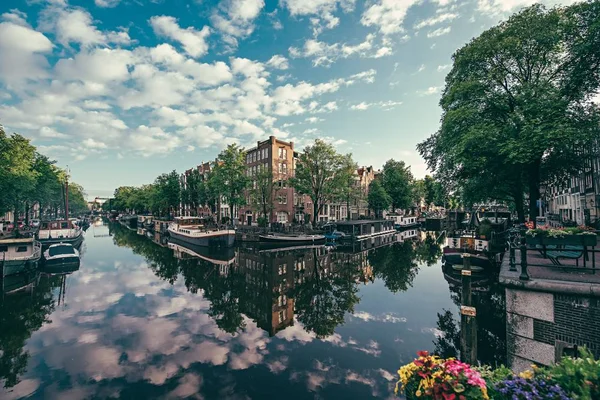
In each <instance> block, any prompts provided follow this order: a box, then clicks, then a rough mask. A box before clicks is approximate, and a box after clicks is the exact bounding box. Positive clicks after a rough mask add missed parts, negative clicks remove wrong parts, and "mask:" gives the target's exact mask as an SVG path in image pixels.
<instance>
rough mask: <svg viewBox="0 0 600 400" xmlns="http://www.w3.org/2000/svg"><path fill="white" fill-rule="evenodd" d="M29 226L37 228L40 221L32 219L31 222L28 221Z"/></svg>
mask: <svg viewBox="0 0 600 400" xmlns="http://www.w3.org/2000/svg"><path fill="white" fill-rule="evenodd" d="M29 225H30V226H32V227H34V228H37V227H38V226H40V220H39V219H32V220H31V221H29Z"/></svg>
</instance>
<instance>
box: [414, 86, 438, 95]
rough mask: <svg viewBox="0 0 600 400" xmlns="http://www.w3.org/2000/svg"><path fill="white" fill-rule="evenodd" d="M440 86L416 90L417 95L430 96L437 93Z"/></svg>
mask: <svg viewBox="0 0 600 400" xmlns="http://www.w3.org/2000/svg"><path fill="white" fill-rule="evenodd" d="M440 90H441V86H430V87H428V88H427V89H425V90H417V94H418V95H421V96H431V95H432V94H436V93H439V92H440Z"/></svg>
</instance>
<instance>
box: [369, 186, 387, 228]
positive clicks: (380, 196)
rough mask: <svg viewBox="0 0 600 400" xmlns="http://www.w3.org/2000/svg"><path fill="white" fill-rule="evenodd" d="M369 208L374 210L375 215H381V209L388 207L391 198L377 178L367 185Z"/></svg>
mask: <svg viewBox="0 0 600 400" xmlns="http://www.w3.org/2000/svg"><path fill="white" fill-rule="evenodd" d="M368 200H369V208H370V209H371V210H373V211H374V212H375V215H376V217H378V218H379V217H381V213H382V212H383V210H387V209H388V208H390V205H391V204H392V199H391V197H390V195H389V194H387V192H386V191H385V189H384V188H383V186H381V183H379V180H377V179H375V180H374V181H373V182H371V184H370V185H369V194H368Z"/></svg>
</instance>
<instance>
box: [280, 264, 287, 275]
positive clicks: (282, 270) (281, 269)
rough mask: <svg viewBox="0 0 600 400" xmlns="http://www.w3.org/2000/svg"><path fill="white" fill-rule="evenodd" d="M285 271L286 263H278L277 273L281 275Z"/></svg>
mask: <svg viewBox="0 0 600 400" xmlns="http://www.w3.org/2000/svg"><path fill="white" fill-rule="evenodd" d="M286 272H287V264H285V263H283V264H280V265H279V269H278V273H279V275H283V274H285V273H286Z"/></svg>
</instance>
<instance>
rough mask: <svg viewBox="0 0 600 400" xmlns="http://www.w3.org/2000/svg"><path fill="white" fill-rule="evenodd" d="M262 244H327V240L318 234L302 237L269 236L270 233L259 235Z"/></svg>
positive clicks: (290, 245)
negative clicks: (312, 236) (311, 236)
mask: <svg viewBox="0 0 600 400" xmlns="http://www.w3.org/2000/svg"><path fill="white" fill-rule="evenodd" d="M258 239H259V241H260V244H261V246H262V245H266V246H282V247H292V246H307V245H319V244H325V241H326V240H327V239H326V238H325V236H320V235H317V236H316V237H314V238H308V237H307V238H302V237H289V238H286V237H285V236H268V235H260V236H259V237H258Z"/></svg>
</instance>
